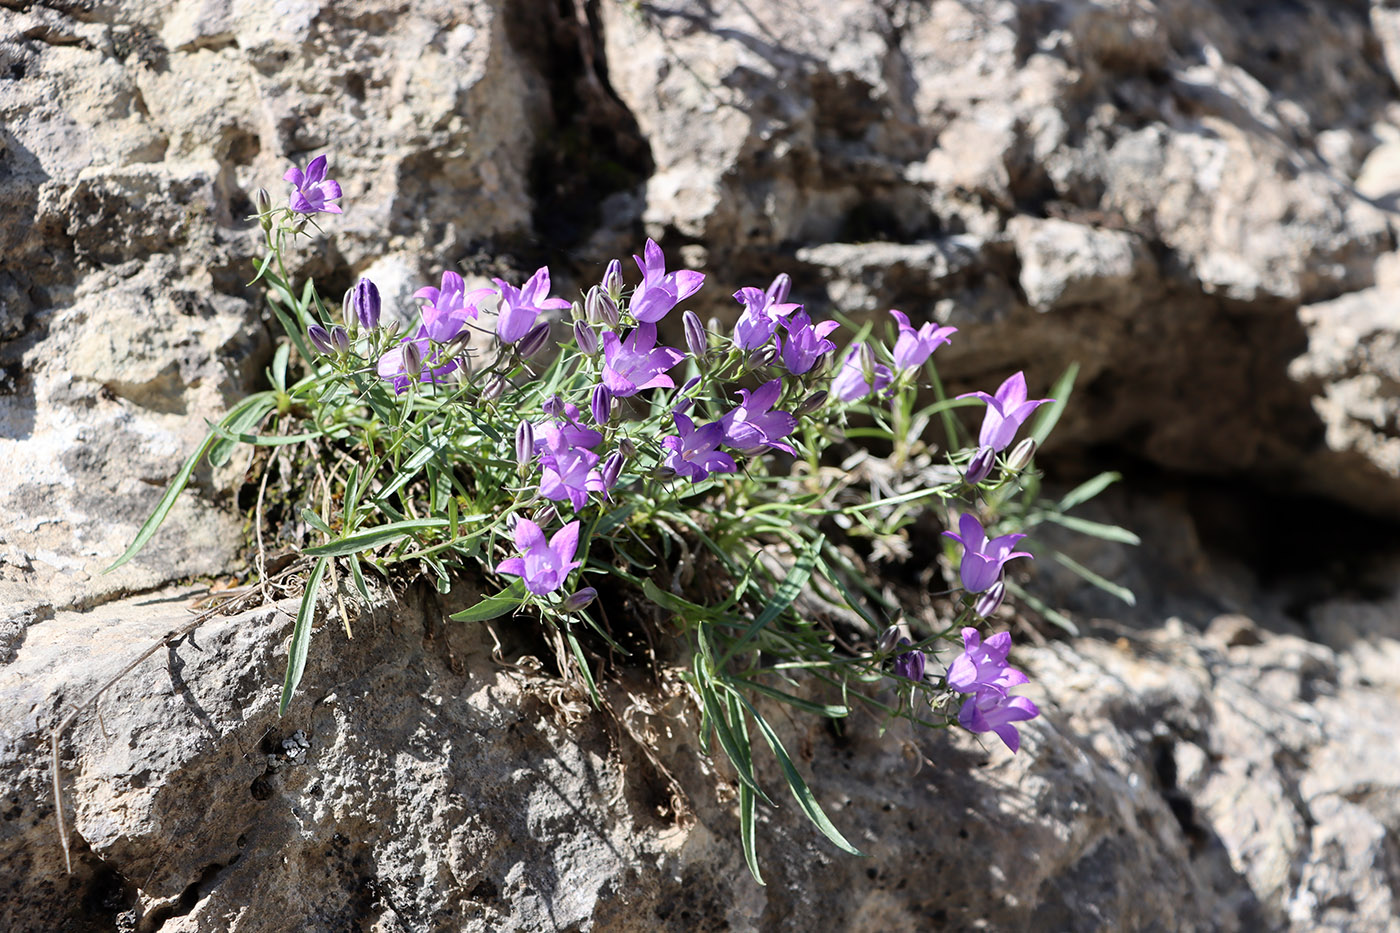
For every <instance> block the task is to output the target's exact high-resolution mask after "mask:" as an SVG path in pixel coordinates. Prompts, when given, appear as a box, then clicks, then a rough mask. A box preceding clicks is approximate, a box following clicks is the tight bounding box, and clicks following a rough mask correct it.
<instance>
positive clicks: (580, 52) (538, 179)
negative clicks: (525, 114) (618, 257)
mask: <svg viewBox="0 0 1400 933" xmlns="http://www.w3.org/2000/svg"><path fill="white" fill-rule="evenodd" d="M511 13H512V14H513V15H512V18H511V19H510V20H509V21H508V25H507V28H508V34H509V36H510V41H511V44H512V45H513V46H514V47H515V48H516V49H517V50H518V51H519V52H520V53H521V54H522V55H523V56H524V57H525V58H526V59H527V60H529V61H530V62H532V63H533V64H534V65H535V67H536V68H537V69H538V70H539V73H540V75H541V76H542V77H543V79H544V81H545V83H546V85H547V88H548V93H549V103H550V109H551V111H552V113H553V119H554V125H553V126H551V127H546V128H541V132H540V134H539V138H538V139H537V141H536V145H535V152H534V155H533V157H532V159H531V163H530V172H529V179H530V194H531V198H532V200H533V202H534V209H533V216H532V221H533V227H534V229H535V231H536V234H537V236H539V237H540V238H541V240H542V242H543V246H544V249H545V251H546V252H547V253H560V252H563V253H565V254H566V255H567V256H568V257H569V258H575V256H574V253H575V251H576V250H577V249H578V248H579V247H581V246H583V245H584V243H585V241H586V240H587V239H588V237H589V236H590V235H591V234H592V233H593V232H594V231H595V230H597V229H598V228H599V227H600V226H603V225H605V224H607V225H613V226H616V225H617V224H618V218H617V217H609V216H608V214H609V213H610V212H611V211H610V208H612V209H613V210H615V209H616V208H614V207H613V205H610V204H609V199H610V196H612V195H617V194H620V193H624V192H629V191H633V190H636V189H638V188H639V187H640V186H641V185H642V184H644V182H645V180H646V178H647V177H649V176H650V175H651V173H652V172H653V170H654V168H655V163H654V162H653V160H652V155H651V147H650V145H649V144H648V142H647V140H646V139H645V138H644V137H643V136H642V133H641V130H640V129H639V128H638V126H637V120H636V118H635V117H634V116H633V115H632V113H631V111H630V110H628V109H627V107H626V106H625V105H624V104H623V103H622V101H621V99H619V97H618V95H617V94H616V92H615V91H614V90H613V88H612V86H611V84H610V83H609V82H608V68H607V61H606V58H605V57H604V52H603V42H602V26H601V24H600V22H599V19H598V15H597V9H596V0H591V2H590V0H543V2H540V3H537V4H523V3H522V4H513V5H512V6H511ZM624 213H625V211H624ZM623 219H624V221H625V222H633V223H635V222H639V218H623ZM576 258H579V259H584V260H588V259H597V258H599V257H576ZM601 258H604V259H605V258H607V257H601Z"/></svg>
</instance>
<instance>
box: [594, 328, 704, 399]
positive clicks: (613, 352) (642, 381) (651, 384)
mask: <svg viewBox="0 0 1400 933" xmlns="http://www.w3.org/2000/svg"><path fill="white" fill-rule="evenodd" d="M683 359H685V354H684V353H682V352H681V351H679V350H675V349H672V348H671V347H658V346H657V345H656V325H655V324H638V325H637V326H636V327H634V328H633V329H632V333H630V334H628V335H627V339H626V340H619V339H618V338H617V334H614V333H613V332H612V331H608V332H607V333H605V334H603V384H604V385H606V386H607V387H608V389H609V390H611V391H612V394H613V396H614V397H615V398H627V397H628V396H632V395H636V394H637V393H638V392H640V391H642V390H643V389H669V388H672V387H674V386H675V382H673V381H672V380H671V377H670V376H668V375H666V371H667V370H668V369H670V368H671V367H673V366H675V365H676V364H677V363H679V362H680V361H681V360H683Z"/></svg>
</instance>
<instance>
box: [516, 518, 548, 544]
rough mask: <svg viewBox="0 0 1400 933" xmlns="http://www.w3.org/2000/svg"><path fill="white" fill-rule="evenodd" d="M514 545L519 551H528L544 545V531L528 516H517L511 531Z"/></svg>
mask: <svg viewBox="0 0 1400 933" xmlns="http://www.w3.org/2000/svg"><path fill="white" fill-rule="evenodd" d="M513 537H514V538H515V547H516V549H517V550H520V551H528V550H531V549H533V548H537V547H543V546H544V543H545V542H544V532H543V531H542V530H541V529H540V526H539V525H536V524H535V523H534V522H532V521H530V520H529V519H528V518H517V519H516V520H515V529H514V531H513Z"/></svg>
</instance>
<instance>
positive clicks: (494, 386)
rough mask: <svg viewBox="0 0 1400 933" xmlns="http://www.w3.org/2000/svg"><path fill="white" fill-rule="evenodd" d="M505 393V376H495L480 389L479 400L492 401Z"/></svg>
mask: <svg viewBox="0 0 1400 933" xmlns="http://www.w3.org/2000/svg"><path fill="white" fill-rule="evenodd" d="M505 394H506V377H505V376H497V377H496V378H494V379H492V380H491V381H490V382H488V383H486V388H484V389H482V390H481V400H482V401H483V402H494V401H495V400H496V399H498V398H500V397H501V396H502V395H505Z"/></svg>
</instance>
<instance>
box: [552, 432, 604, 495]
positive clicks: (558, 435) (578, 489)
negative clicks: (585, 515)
mask: <svg viewBox="0 0 1400 933" xmlns="http://www.w3.org/2000/svg"><path fill="white" fill-rule="evenodd" d="M544 434H545V451H544V453H542V454H541V455H540V465H541V466H542V467H543V468H544V475H543V476H541V477H540V495H542V496H544V497H545V498H546V499H553V500H556V501H558V500H562V499H568V500H569V503H570V504H571V505H572V506H573V507H574V511H575V512H577V511H579V510H580V509H582V508H583V507H584V505H585V504H586V503H587V502H588V494H589V493H590V492H604V491H605V490H606V489H607V484H606V483H604V482H603V474H602V473H600V472H598V461H599V459H600V458H599V456H598V455H597V454H595V453H594V452H593V451H591V450H588V449H587V448H585V447H572V446H570V445H569V442H568V440H567V439H566V437H565V435H564V432H563V431H560V430H559V429H558V428H557V427H555V426H554V425H548V426H546V427H545V429H544Z"/></svg>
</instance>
